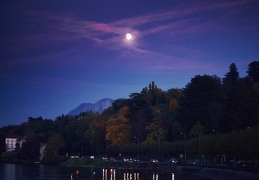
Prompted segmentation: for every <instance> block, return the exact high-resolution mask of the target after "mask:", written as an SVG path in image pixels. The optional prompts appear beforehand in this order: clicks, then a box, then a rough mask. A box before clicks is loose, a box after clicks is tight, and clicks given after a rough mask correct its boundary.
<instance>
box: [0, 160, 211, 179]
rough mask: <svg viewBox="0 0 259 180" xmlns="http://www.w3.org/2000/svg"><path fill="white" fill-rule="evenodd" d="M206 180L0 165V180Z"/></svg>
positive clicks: (122, 171) (109, 170) (108, 171)
mask: <svg viewBox="0 0 259 180" xmlns="http://www.w3.org/2000/svg"><path fill="white" fill-rule="evenodd" d="M5 179H6V180H28V179H35V180H37V179H39V180H198V179H199V180H208V178H201V177H194V176H190V175H184V174H181V175H180V174H178V175H177V174H174V173H170V172H160V173H157V172H143V171H141V172H136V171H133V170H120V169H103V168H93V167H92V168H91V167H63V166H52V165H42V164H35V165H20V164H0V180H5Z"/></svg>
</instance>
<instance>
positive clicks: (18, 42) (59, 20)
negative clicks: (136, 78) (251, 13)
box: [0, 0, 256, 60]
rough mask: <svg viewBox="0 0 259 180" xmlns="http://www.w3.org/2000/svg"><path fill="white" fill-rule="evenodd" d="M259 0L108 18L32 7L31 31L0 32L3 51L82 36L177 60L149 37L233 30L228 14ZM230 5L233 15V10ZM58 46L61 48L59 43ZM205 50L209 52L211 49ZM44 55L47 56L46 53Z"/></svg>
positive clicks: (126, 52)
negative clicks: (91, 18)
mask: <svg viewBox="0 0 259 180" xmlns="http://www.w3.org/2000/svg"><path fill="white" fill-rule="evenodd" d="M197 2H198V1H197ZM255 2H256V1H254V0H251V1H246V0H239V1H217V2H210V3H208V2H203V1H199V3H195V2H192V3H189V4H188V3H186V4H183V5H180V6H175V7H168V8H167V9H165V10H160V11H155V12H150V13H147V14H143V15H140V16H135V17H129V18H125V19H119V20H114V21H112V22H109V23H107V22H97V21H89V20H87V19H82V18H78V17H77V16H76V14H73V13H67V14H64V13H53V12H47V11H41V12H29V13H27V16H28V17H29V18H30V21H31V23H30V24H25V25H24V26H23V28H24V31H25V32H26V31H27V30H28V29H30V31H31V32H30V33H29V34H28V33H24V34H20V32H18V33H17V34H10V35H6V36H0V40H1V41H3V42H6V46H5V47H3V48H2V49H1V50H0V53H1V54H5V55H8V54H13V53H19V52H26V51H31V50H33V49H35V48H41V47H42V46H50V47H53V48H55V46H59V45H62V44H64V43H70V42H75V41H80V42H88V44H87V46H95V47H99V48H103V49H109V50H113V51H114V52H116V54H118V55H119V56H121V57H128V58H130V57H131V56H134V57H135V58H137V59H140V58H143V57H149V58H152V57H155V58H158V59H163V58H165V59H170V58H171V59H174V60H175V59H179V57H176V56H175V55H173V54H168V52H163V51H161V50H160V51H159V50H156V51H154V50H151V48H150V44H149V43H147V40H148V38H149V37H155V36H157V35H158V36H159V35H164V36H167V37H168V38H171V39H172V43H171V46H172V49H173V50H174V51H177V48H175V47H177V43H178V42H179V41H180V40H182V39H186V38H193V37H195V36H197V35H198V36H203V35H204V34H206V33H207V34H211V33H219V32H221V31H231V30H233V29H232V28H231V27H230V26H228V25H227V24H228V23H227V22H226V19H227V18H226V16H231V15H233V14H235V13H241V12H242V7H243V6H244V5H247V4H248V5H253V3H255ZM218 10H220V11H219V12H218ZM230 10H231V15H229V13H228V12H229V11H230ZM204 13H205V14H207V15H208V16H207V17H203V16H202V17H201V16H200V14H204ZM239 28H242V27H239ZM14 32H15V31H14ZM127 32H131V33H132V34H133V37H134V40H133V41H132V42H127V41H125V38H124V35H125V33H127ZM18 34H19V35H18ZM145 38H147V39H145ZM59 51H62V50H60V49H59ZM63 51H64V52H59V53H60V54H62V53H64V54H65V53H66V51H67V49H66V48H65V49H63ZM181 51H182V52H183V53H184V52H186V54H187V52H188V54H190V53H192V52H197V51H196V50H195V49H190V47H189V48H187V47H185V48H182V49H181ZM53 53H54V54H58V53H57V52H53ZM133 54H134V55H133ZM198 54H199V53H198ZM201 54H206V52H202V53H201ZM195 55H197V53H195ZM50 56H51V55H50ZM43 57H44V58H46V56H43Z"/></svg>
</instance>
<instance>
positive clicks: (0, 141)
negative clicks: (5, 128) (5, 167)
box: [0, 132, 6, 157]
mask: <svg viewBox="0 0 259 180" xmlns="http://www.w3.org/2000/svg"><path fill="white" fill-rule="evenodd" d="M5 151H6V144H5V136H4V133H2V132H0V157H1V154H2V153H3V152H5Z"/></svg>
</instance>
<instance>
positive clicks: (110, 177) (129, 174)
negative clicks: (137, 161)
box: [102, 169, 175, 180]
mask: <svg viewBox="0 0 259 180" xmlns="http://www.w3.org/2000/svg"><path fill="white" fill-rule="evenodd" d="M148 174H149V173H146V172H143V173H142V175H141V177H142V178H141V179H143V178H145V177H147V176H149V177H150V178H152V180H159V173H150V174H149V175H148ZM168 175H169V174H168ZM168 175H167V178H168ZM169 177H170V175H169ZM116 178H117V180H119V179H123V180H140V173H139V172H135V171H134V170H132V171H130V170H117V171H116V170H115V169H102V180H116ZM160 179H163V176H162V177H160ZM170 179H171V180H175V175H174V173H172V174H171V178H170Z"/></svg>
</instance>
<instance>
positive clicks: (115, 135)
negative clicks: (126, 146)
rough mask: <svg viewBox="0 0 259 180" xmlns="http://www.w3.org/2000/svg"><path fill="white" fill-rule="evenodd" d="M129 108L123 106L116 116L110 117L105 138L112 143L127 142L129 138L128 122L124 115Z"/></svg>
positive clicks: (129, 127)
mask: <svg viewBox="0 0 259 180" xmlns="http://www.w3.org/2000/svg"><path fill="white" fill-rule="evenodd" d="M128 110H129V108H128V107H123V108H122V109H121V110H120V112H119V114H118V116H117V117H116V118H113V119H110V120H109V121H108V122H107V126H106V136H105V137H106V140H109V141H110V142H111V143H112V145H118V144H119V145H121V144H123V143H128V142H129V140H130V129H131V126H130V123H129V119H127V118H126V117H125V115H126V114H127V113H128Z"/></svg>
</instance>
